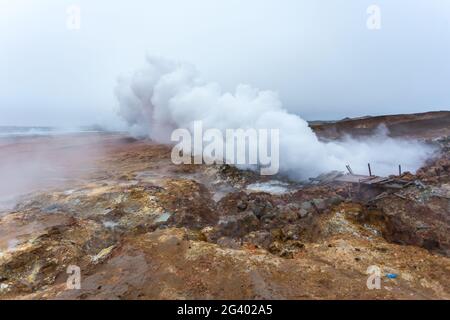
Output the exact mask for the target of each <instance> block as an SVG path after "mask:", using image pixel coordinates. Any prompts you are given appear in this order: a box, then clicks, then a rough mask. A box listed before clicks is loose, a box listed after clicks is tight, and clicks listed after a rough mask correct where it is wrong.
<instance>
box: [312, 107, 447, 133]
mask: <svg viewBox="0 0 450 320" xmlns="http://www.w3.org/2000/svg"><path fill="white" fill-rule="evenodd" d="M382 124H384V125H385V126H386V127H387V128H388V129H389V135H390V136H392V137H412V138H426V139H432V138H436V137H441V136H449V135H450V111H435V112H425V113H413V114H398V115H386V116H376V117H370V116H367V117H359V118H346V119H343V120H339V121H324V122H320V121H312V122H310V126H311V127H312V129H313V130H314V131H315V132H316V133H317V135H319V137H321V138H325V139H327V138H329V139H336V138H339V137H342V136H343V135H345V134H350V135H352V136H356V137H358V136H366V135H371V134H373V133H374V132H375V130H376V129H377V128H378V127H379V126H380V125H382Z"/></svg>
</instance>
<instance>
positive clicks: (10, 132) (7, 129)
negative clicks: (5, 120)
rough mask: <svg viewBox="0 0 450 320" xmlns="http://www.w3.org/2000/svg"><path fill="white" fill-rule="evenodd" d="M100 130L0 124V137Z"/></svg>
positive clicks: (96, 129) (94, 129) (94, 130)
mask: <svg viewBox="0 0 450 320" xmlns="http://www.w3.org/2000/svg"><path fill="white" fill-rule="evenodd" d="M88 132H102V130H101V129H100V128H72V129H63V128H56V127H37V126H36V127H21V126H0V138H9V137H33V136H49V135H61V134H73V133H88Z"/></svg>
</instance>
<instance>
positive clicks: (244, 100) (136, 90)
mask: <svg viewBox="0 0 450 320" xmlns="http://www.w3.org/2000/svg"><path fill="white" fill-rule="evenodd" d="M116 96H117V98H118V100H119V105H120V107H119V108H120V109H119V113H120V115H121V116H122V117H123V118H124V119H125V120H126V122H127V124H128V126H129V130H130V132H131V133H132V134H134V135H138V136H147V137H150V138H152V139H154V140H156V141H159V142H162V143H167V142H169V137H170V133H171V132H172V130H174V129H176V128H188V129H189V128H192V124H193V122H194V121H197V120H202V121H203V126H204V127H205V129H206V128H217V129H220V130H225V129H237V128H243V129H247V128H256V129H258V128H265V129H272V128H273V129H280V170H281V172H282V173H284V174H288V175H289V176H290V177H292V178H295V179H305V178H308V177H313V176H317V175H318V174H320V173H324V172H327V171H331V170H343V169H344V168H345V165H346V164H350V165H351V167H352V168H353V170H354V171H355V172H366V171H367V163H369V162H370V163H371V164H372V168H373V169H374V171H375V172H374V173H375V174H378V175H388V174H393V173H395V172H396V168H397V165H398V164H399V162H401V164H402V166H403V168H404V169H405V170H409V171H415V170H417V169H418V168H419V167H420V166H421V165H422V164H423V162H424V161H425V160H426V159H427V158H428V157H430V156H431V155H432V153H433V151H434V150H433V148H431V147H429V146H427V145H425V144H423V143H421V142H418V141H408V140H402V139H393V138H390V137H388V136H387V134H386V132H384V131H383V130H381V131H380V132H379V133H378V134H376V135H374V136H373V137H370V138H367V139H365V140H364V141H362V140H356V139H352V138H350V137H347V138H345V139H344V140H342V141H333V142H322V141H319V139H318V138H317V136H316V135H315V133H314V132H313V131H312V129H311V128H310V127H309V126H308V123H307V122H306V121H305V120H303V119H302V118H300V117H299V116H297V115H295V114H291V113H289V112H287V111H286V110H285V109H284V108H283V106H282V103H281V101H280V99H279V97H278V95H277V93H275V92H273V91H262V90H259V89H256V88H253V87H251V86H249V85H242V84H240V85H238V86H237V87H236V90H235V92H234V93H230V92H223V91H222V90H221V88H220V86H219V84H217V83H213V82H206V81H204V80H202V79H201V78H200V77H199V75H198V73H197V72H196V70H195V68H194V67H193V66H192V65H189V64H186V63H178V62H173V61H169V60H166V59H163V58H155V57H147V65H146V66H145V67H144V68H143V69H141V70H139V71H137V72H135V73H134V74H133V75H131V76H123V77H121V78H120V79H119V81H118V85H117V87H116ZM400 155H401V160H400Z"/></svg>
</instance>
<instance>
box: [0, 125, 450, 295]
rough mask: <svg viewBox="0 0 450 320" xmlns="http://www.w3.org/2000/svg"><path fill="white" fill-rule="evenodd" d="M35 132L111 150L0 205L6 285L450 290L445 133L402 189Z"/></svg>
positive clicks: (51, 291) (106, 289)
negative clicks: (373, 282)
mask: <svg viewBox="0 0 450 320" xmlns="http://www.w3.org/2000/svg"><path fill="white" fill-rule="evenodd" d="M23 139H24V140H22V143H21V144H16V147H14V146H12V145H10V144H6V145H3V146H0V147H2V148H3V149H2V150H3V151H5V148H9V149H8V154H9V155H10V157H11V156H12V155H14V154H15V153H16V154H23V153H24V152H25V153H26V150H27V147H26V146H27V145H28V144H27V143H26V142H27V141H28V143H33V144H36V140H33V141H31V142H30V141H29V139H31V138H23ZM27 139H28V140H27ZM33 139H41V140H39V141H40V142H38V143H42V144H44V145H45V146H46V148H47V152H46V153H47V155H48V154H50V155H52V156H53V157H54V158H55V159H58V158H60V155H61V154H62V153H66V152H67V149H70V150H71V152H73V153H74V154H83V153H85V151H86V148H87V146H89V150H101V152H98V153H95V154H91V157H90V160H91V161H92V162H91V164H90V166H89V170H82V171H80V165H82V167H83V168H86V163H85V162H82V163H80V162H79V161H69V162H68V163H69V164H66V168H65V170H64V176H63V178H61V179H60V183H59V184H58V185H56V186H53V187H51V186H50V185H49V184H46V183H44V181H42V183H39V184H36V185H35V186H34V187H35V189H34V190H33V191H32V192H31V191H30V192H29V193H28V194H26V195H23V196H21V197H20V198H19V199H18V200H16V202H15V203H13V204H11V203H10V202H9V203H8V205H6V204H4V206H3V207H0V208H2V209H0V210H1V213H0V298H3V299H11V298H15V299H450V215H449V212H450V179H449V172H450V152H449V149H448V146H449V143H448V142H449V139H444V138H442V139H440V140H439V141H438V142H436V141H435V142H434V143H440V144H441V150H443V151H442V154H441V155H440V156H439V157H438V158H436V159H434V160H432V161H430V163H428V164H427V166H426V167H424V168H423V169H421V170H419V172H418V173H417V175H412V174H409V173H406V174H404V175H403V177H402V178H403V179H406V180H409V181H411V182H413V183H411V184H410V185H409V186H408V187H406V188H404V189H400V190H397V191H396V192H386V191H385V190H374V189H370V188H357V187H355V186H352V185H349V184H345V183H335V182H329V181H328V182H325V181H323V182H315V183H314V184H298V183H293V182H290V181H287V180H283V179H282V178H281V177H280V178H278V179H273V178H264V179H263V178H262V177H260V176H258V175H255V174H252V173H251V172H244V171H239V170H237V169H235V168H232V167H228V166H195V165H192V166H187V165H186V166H176V165H173V164H172V163H171V161H170V149H169V148H168V147H166V146H162V145H157V144H153V143H151V142H149V141H137V140H133V139H128V138H125V137H123V136H121V135H111V134H102V135H87V134H86V135H83V136H77V137H76V139H77V143H76V144H74V143H73V137H67V136H66V137H53V138H49V137H47V138H42V137H41V138H33ZM42 139H44V140H42ZM17 145H19V147H17ZM100 147H101V148H100ZM11 154H12V155H11ZM71 158H72V159H73V157H71ZM81 158H82V157H81ZM270 179H272V180H270ZM419 181H420V182H419ZM5 189H6V188H5ZM70 265H76V266H79V267H80V270H81V288H80V289H70V288H68V287H67V284H66V281H67V279H68V276H69V275H68V273H67V268H68V266H70ZM370 266H378V267H379V268H380V270H381V288H380V289H379V290H377V289H374V290H369V289H368V288H367V285H366V283H367V279H368V274H367V269H368V268H369V267H370Z"/></svg>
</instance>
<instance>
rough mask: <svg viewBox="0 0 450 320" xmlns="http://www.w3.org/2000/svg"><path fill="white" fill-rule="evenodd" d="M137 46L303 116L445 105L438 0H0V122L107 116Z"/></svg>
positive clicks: (140, 52) (449, 38)
mask: <svg viewBox="0 0 450 320" xmlns="http://www.w3.org/2000/svg"><path fill="white" fill-rule="evenodd" d="M372 4H376V5H378V6H379V8H380V9H381V29H380V30H369V29H368V28H367V25H366V21H367V19H368V17H369V15H368V14H367V12H366V10H367V8H368V7H369V6H370V5H372ZM70 5H78V6H79V7H80V9H81V25H80V27H81V28H80V30H70V29H68V28H67V26H66V20H67V18H68V15H67V12H66V10H67V7H68V6H70ZM146 53H150V54H156V55H160V56H164V57H168V58H172V59H176V60H182V61H187V62H190V63H193V64H195V65H196V67H197V69H198V70H199V72H200V73H201V74H202V75H203V77H204V78H205V79H207V80H212V81H217V82H218V83H220V84H221V85H222V86H223V88H224V89H226V90H233V89H234V87H235V86H236V85H237V84H239V83H248V84H251V85H254V86H256V87H259V88H261V89H270V90H274V91H277V92H279V94H280V97H281V99H282V101H283V104H284V106H285V107H286V108H287V109H288V110H290V111H292V112H295V113H298V114H299V115H300V116H302V117H304V118H306V119H309V120H311V119H336V118H343V117H346V116H363V115H377V114H386V113H404V112H421V111H428V110H449V109H450V1H449V0H371V1H366V0H158V1H156V0H127V1H125V0H115V1H110V0H78V1H75V0H74V1H69V0H0V125H57V126H76V125H87V124H93V123H100V124H116V123H118V120H117V118H116V115H115V108H116V106H117V102H116V99H115V97H114V94H113V89H114V86H115V83H116V79H117V76H118V75H119V74H121V73H124V72H129V71H133V70H134V69H136V68H139V66H141V65H143V64H144V58H145V54H146Z"/></svg>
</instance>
